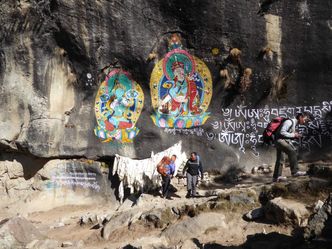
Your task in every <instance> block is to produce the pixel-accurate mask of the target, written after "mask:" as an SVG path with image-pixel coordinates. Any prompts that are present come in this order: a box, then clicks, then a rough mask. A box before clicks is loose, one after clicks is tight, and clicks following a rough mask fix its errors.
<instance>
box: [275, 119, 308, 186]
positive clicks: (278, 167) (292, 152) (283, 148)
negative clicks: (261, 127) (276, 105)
mask: <svg viewBox="0 0 332 249" xmlns="http://www.w3.org/2000/svg"><path fill="white" fill-rule="evenodd" d="M309 120H310V117H309V114H308V113H298V114H297V115H296V118H294V119H287V120H285V121H284V122H283V123H282V124H281V127H280V131H279V133H277V134H276V140H275V146H276V149H277V159H276V163H275V167H274V173H273V181H274V182H279V181H285V180H286V179H287V178H286V177H285V176H281V175H282V166H283V165H282V163H281V160H282V159H283V155H282V152H285V153H286V154H287V156H288V160H289V164H290V169H291V173H292V176H294V177H297V176H304V175H306V174H307V173H306V172H305V171H299V167H298V161H297V151H296V148H295V146H294V144H293V143H292V142H293V140H294V139H298V138H300V137H301V136H302V135H301V134H300V133H298V132H297V131H296V128H297V126H298V125H299V124H300V125H304V124H306V123H307V122H308V121H309Z"/></svg>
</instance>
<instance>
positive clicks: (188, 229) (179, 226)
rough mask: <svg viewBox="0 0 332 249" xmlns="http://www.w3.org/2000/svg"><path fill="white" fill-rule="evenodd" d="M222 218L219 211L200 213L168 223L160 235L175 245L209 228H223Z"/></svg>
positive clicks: (224, 225)
mask: <svg viewBox="0 0 332 249" xmlns="http://www.w3.org/2000/svg"><path fill="white" fill-rule="evenodd" d="M224 219H225V217H224V215H222V214H220V213H202V214H200V215H198V216H195V217H193V218H188V219H185V220H182V221H180V222H177V223H175V224H172V225H170V226H169V227H167V228H166V229H165V230H164V231H163V232H162V236H165V237H166V239H167V240H168V241H169V243H170V244H171V245H176V244H178V243H179V242H180V241H185V240H187V239H190V238H196V237H197V236H198V235H200V234H202V233H204V232H205V231H206V230H207V229H209V228H216V227H224V228H225V227H226V224H225V221H224Z"/></svg>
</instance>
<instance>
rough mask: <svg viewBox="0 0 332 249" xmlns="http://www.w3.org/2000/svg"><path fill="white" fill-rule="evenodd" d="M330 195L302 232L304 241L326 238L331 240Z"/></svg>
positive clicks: (331, 198)
mask: <svg viewBox="0 0 332 249" xmlns="http://www.w3.org/2000/svg"><path fill="white" fill-rule="evenodd" d="M331 232H332V194H330V195H329V197H328V198H327V199H326V200H325V202H324V204H323V206H322V207H321V208H320V209H319V210H318V211H317V212H316V213H314V214H312V215H311V216H310V218H309V221H308V225H307V227H306V228H305V230H304V238H305V239H314V238H319V237H326V238H329V239H332V233H331Z"/></svg>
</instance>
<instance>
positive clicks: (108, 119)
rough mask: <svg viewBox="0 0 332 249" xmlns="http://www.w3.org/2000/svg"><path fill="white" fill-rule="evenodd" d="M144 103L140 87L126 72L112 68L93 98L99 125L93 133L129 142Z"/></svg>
mask: <svg viewBox="0 0 332 249" xmlns="http://www.w3.org/2000/svg"><path fill="white" fill-rule="evenodd" d="M143 104H144V94H143V91H142V88H141V87H140V86H139V84H138V83H137V82H135V81H134V80H133V79H132V78H131V76H130V74H129V73H127V72H125V71H123V70H121V69H113V70H111V71H110V72H109V73H108V75H107V76H106V78H105V80H104V81H103V82H102V83H101V86H100V87H99V90H98V93H97V96H96V101H95V115H96V119H97V123H98V125H97V126H96V128H95V129H94V132H95V135H96V136H97V137H99V138H100V139H102V141H103V142H111V141H119V142H121V143H130V142H132V141H133V138H134V137H136V136H137V134H138V132H139V129H138V128H137V127H135V124H136V122H137V120H138V118H139V116H140V114H141V111H142V108H143Z"/></svg>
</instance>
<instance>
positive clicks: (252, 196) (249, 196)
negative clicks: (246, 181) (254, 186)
mask: <svg viewBox="0 0 332 249" xmlns="http://www.w3.org/2000/svg"><path fill="white" fill-rule="evenodd" d="M227 199H229V201H230V202H231V203H232V204H246V205H248V204H254V203H255V202H256V201H257V199H258V198H257V194H256V192H255V191H253V190H247V191H233V192H231V193H230V194H229V196H228V197H227Z"/></svg>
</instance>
